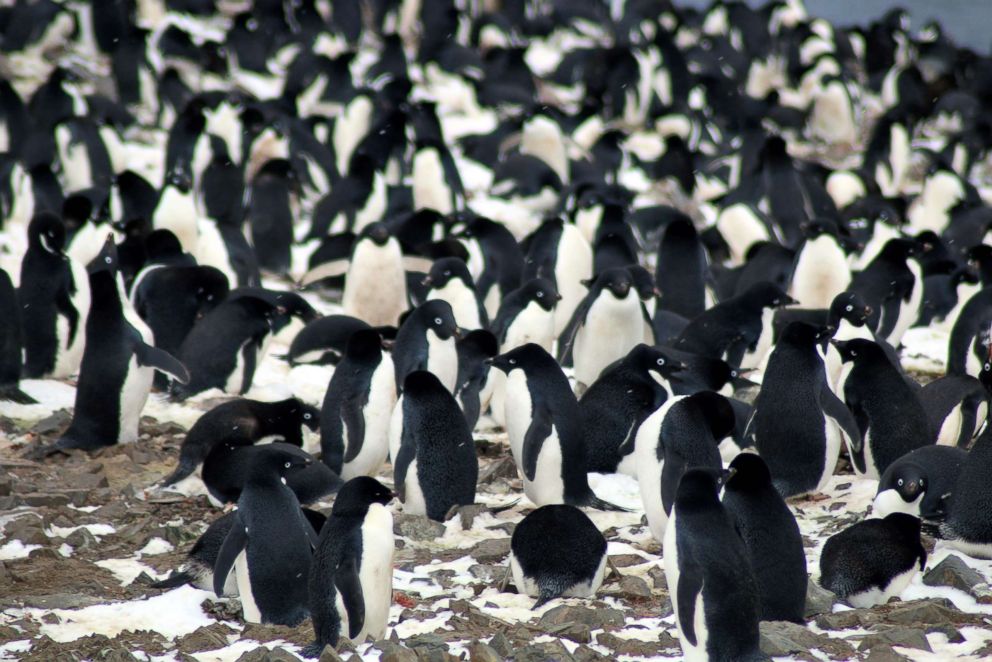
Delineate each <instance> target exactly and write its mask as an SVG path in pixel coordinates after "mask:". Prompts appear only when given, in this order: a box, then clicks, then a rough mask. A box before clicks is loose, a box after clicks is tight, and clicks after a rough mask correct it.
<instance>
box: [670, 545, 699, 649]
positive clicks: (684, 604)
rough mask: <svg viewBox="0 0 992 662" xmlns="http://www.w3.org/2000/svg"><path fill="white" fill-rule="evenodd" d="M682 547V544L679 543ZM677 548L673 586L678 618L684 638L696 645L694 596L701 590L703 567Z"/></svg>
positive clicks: (685, 551) (683, 550)
mask: <svg viewBox="0 0 992 662" xmlns="http://www.w3.org/2000/svg"><path fill="white" fill-rule="evenodd" d="M679 547H680V548H681V547H684V545H679ZM689 551H690V550H686V549H679V578H678V586H676V588H675V599H676V601H677V604H678V620H679V625H680V626H681V628H682V634H684V635H685V638H686V640H687V641H688V642H689V643H690V644H692V645H693V646H695V645H696V624H695V621H696V596H697V595H699V593H700V591H702V590H703V569H702V567H700V565H699V564H698V563H696V561H695V560H694V559H693V556H692V555H691V554H689V553H687V552H689Z"/></svg>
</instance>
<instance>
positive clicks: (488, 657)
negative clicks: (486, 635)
mask: <svg viewBox="0 0 992 662" xmlns="http://www.w3.org/2000/svg"><path fill="white" fill-rule="evenodd" d="M468 659H469V662H503V657H502V656H501V655H500V654H499V653H497V652H496V649H494V648H493V647H492V646H490V645H489V644H485V643H483V642H481V641H473V642H472V643H471V644H469V647H468Z"/></svg>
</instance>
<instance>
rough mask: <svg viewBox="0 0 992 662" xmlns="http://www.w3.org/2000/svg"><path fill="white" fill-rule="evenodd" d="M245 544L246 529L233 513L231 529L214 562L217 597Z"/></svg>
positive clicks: (246, 542)
mask: <svg viewBox="0 0 992 662" xmlns="http://www.w3.org/2000/svg"><path fill="white" fill-rule="evenodd" d="M247 544H248V529H247V528H246V527H245V524H244V522H243V521H242V520H241V516H240V515H239V514H238V512H237V511H235V513H234V522H233V523H232V524H231V529H230V530H229V531H228V532H227V537H226V538H224V544H222V545H221V546H220V551H219V552H217V560H216V561H215V562H214V593H216V594H217V597H220V596H222V595H223V594H224V584H225V583H226V582H227V576H228V575H229V574H230V573H231V568H233V567H234V561H235V560H236V559H237V558H238V554H240V553H241V550H243V549H244V548H245V546H246V545H247Z"/></svg>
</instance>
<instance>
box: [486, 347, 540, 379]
mask: <svg viewBox="0 0 992 662" xmlns="http://www.w3.org/2000/svg"><path fill="white" fill-rule="evenodd" d="M544 357H549V358H550V355H549V354H548V353H547V351H546V350H545V349H544V348H543V347H541V346H540V345H538V344H536V343H527V344H526V345H521V346H520V347H515V348H514V349H511V350H510V351H509V352H506V353H505V354H500V355H499V356H497V357H495V358H494V359H492V360H491V361H490V365H491V366H492V367H494V368H497V369H499V370H502V371H503V372H505V373H506V374H510V373H511V372H513V371H514V370H516V369H517V368H521V369H526V368H527V366H530V365H534V363H535V362H537V361H540V360H542V359H543V358H544ZM551 360H552V361H553V360H554V359H553V358H552V359H551Z"/></svg>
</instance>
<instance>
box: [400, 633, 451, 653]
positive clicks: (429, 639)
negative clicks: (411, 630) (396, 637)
mask: <svg viewBox="0 0 992 662" xmlns="http://www.w3.org/2000/svg"><path fill="white" fill-rule="evenodd" d="M403 644H404V645H405V646H406V647H407V648H409V649H411V650H413V651H418V650H419V649H421V648H424V649H431V650H441V651H447V650H448V644H447V642H445V640H444V639H442V638H441V637H439V636H438V635H436V634H434V633H432V632H428V633H425V634H418V635H415V636H413V637H407V638H406V640H405V641H404V642H403Z"/></svg>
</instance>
